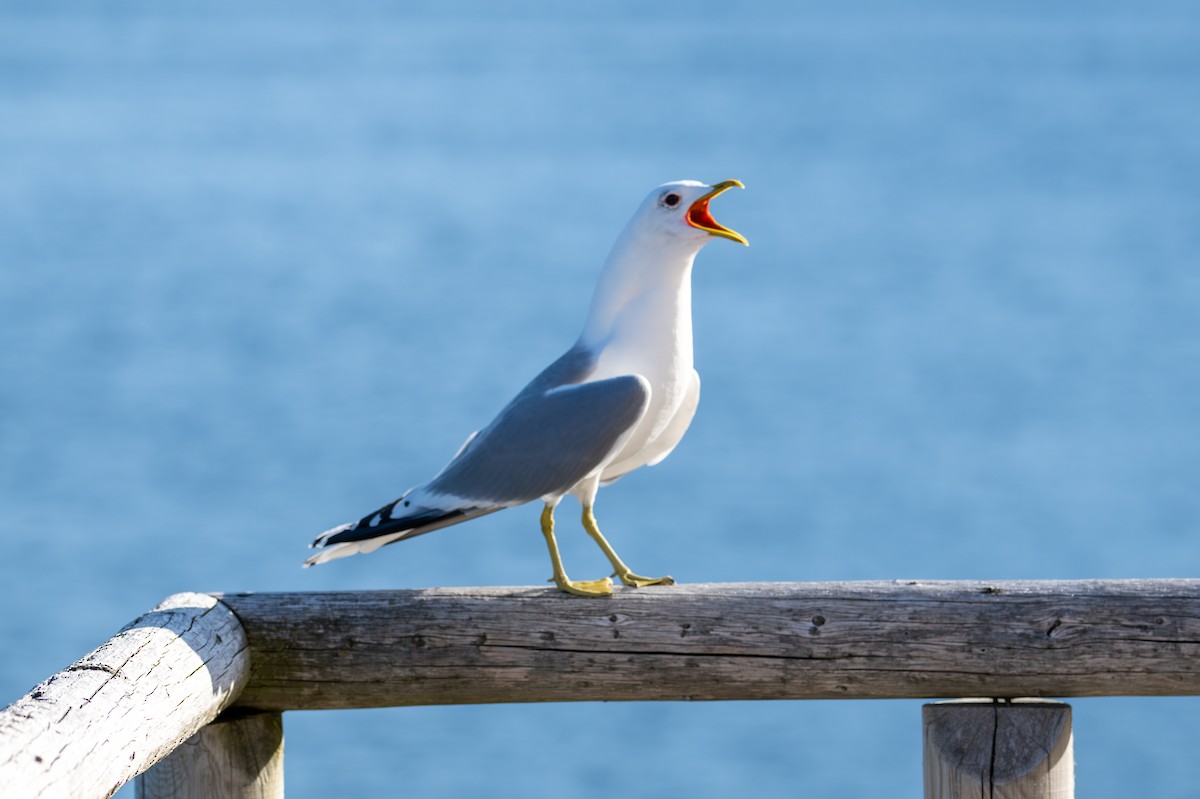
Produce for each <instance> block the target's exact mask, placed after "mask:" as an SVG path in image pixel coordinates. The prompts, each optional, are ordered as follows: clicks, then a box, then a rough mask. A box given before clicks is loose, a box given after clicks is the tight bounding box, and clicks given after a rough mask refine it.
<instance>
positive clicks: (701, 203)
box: [686, 180, 750, 247]
mask: <svg viewBox="0 0 1200 799" xmlns="http://www.w3.org/2000/svg"><path fill="white" fill-rule="evenodd" d="M734 186H736V187H738V188H739V189H744V188H746V187H745V186H743V185H742V182H741V181H740V180H722V181H721V182H720V183H715V184H713V187H712V191H710V192H709V193H708V194H705V195H704V196H703V197H701V198H700V199H699V200H696V202H694V203H692V207H691V208H689V209H688V212H687V217H686V219H687V223H688V224H689V225H691V226H692V227H694V228H699V229H700V230H704V231H707V232H708V233H711V234H712V235H714V236H721V237H722V238H726V239H733V240H734V241H738V242H741V243H742V244H745V245H746V246H747V247H749V246H750V242H748V241H746V237H745V236H743V235H742V234H741V233H738V232H737V231H736V230H730V229H729V228H727V227H725V226H724V225H722V224H721V223H720V222H718V221H717V220H715V219H713V217H712V214H710V213H709V212H708V201H709V200H711V199H712V198H713V197H716V196H717V195H718V194H724V193H725V192H727V191H729V190H730V189H732V188H733V187H734Z"/></svg>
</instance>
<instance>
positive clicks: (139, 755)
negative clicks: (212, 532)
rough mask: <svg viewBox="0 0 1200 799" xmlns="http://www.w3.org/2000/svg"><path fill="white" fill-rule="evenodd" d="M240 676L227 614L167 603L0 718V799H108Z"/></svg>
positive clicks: (236, 688)
mask: <svg viewBox="0 0 1200 799" xmlns="http://www.w3.org/2000/svg"><path fill="white" fill-rule="evenodd" d="M248 675H249V656H248V654H247V652H246V638H245V636H244V635H243V633H242V628H241V625H240V624H239V623H238V620H237V617H236V616H234V615H233V613H231V612H230V611H229V609H228V608H226V607H225V606H224V605H222V604H221V603H220V602H218V601H217V600H216V599H215V598H214V597H212V596H210V595H208V594H176V595H174V596H171V597H168V598H167V599H166V600H164V601H163V602H162V603H161V604H159V605H158V606H157V607H155V608H154V609H153V610H151V611H150V612H149V613H146V614H145V615H143V616H141V617H139V618H138V619H136V620H134V621H133V622H131V623H130V624H128V625H127V626H126V627H125V628H124V629H123V630H121V631H120V632H119V633H118V634H117V635H116V636H114V637H113V638H111V639H109V640H108V641H106V642H105V643H104V644H102V645H101V646H100V647H99V648H98V649H96V650H95V651H94V652H92V653H90V654H88V655H87V656H85V657H84V658H82V659H81V660H79V661H78V662H76V663H74V664H73V665H71V666H68V667H67V668H66V669H64V670H63V671H60V672H59V673H58V674H55V675H54V676H52V677H50V678H49V679H47V680H46V681H44V682H42V683H41V684H40V685H38V686H37V687H36V688H34V689H33V690H32V691H30V692H29V693H28V694H26V695H25V696H24V697H22V698H21V699H18V700H17V701H16V702H14V703H13V704H12V705H10V706H9V707H7V708H5V709H4V710H2V711H0V794H2V795H3V796H4V797H5V799H25V798H26V797H31V798H32V797H39V799H51V798H56V797H62V799H87V797H107V796H111V795H112V794H113V793H115V792H116V790H117V789H118V788H119V787H121V785H123V784H124V783H126V782H128V781H129V780H130V779H132V778H133V777H134V776H136V775H137V774H139V773H141V772H142V771H144V770H145V769H147V768H149V767H150V766H151V765H152V764H154V763H155V762H156V761H158V760H159V759H160V758H162V757H164V756H165V755H167V754H168V753H169V752H170V751H171V750H172V749H174V748H175V747H176V746H178V745H179V744H180V743H181V742H183V741H185V740H187V739H188V738H189V737H191V736H192V735H193V734H194V733H196V732H197V731H198V730H200V729H201V728H202V727H204V725H206V724H207V723H208V722H210V721H212V720H213V719H214V718H216V716H217V714H218V713H220V712H221V711H222V710H223V709H224V708H225V707H227V706H228V705H229V704H230V703H231V702H232V701H233V698H234V697H235V696H237V694H238V693H239V692H240V691H241V690H242V688H243V687H244V686H245V684H246V681H247V677H248Z"/></svg>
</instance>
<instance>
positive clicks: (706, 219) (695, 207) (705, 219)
mask: <svg viewBox="0 0 1200 799" xmlns="http://www.w3.org/2000/svg"><path fill="white" fill-rule="evenodd" d="M710 199H712V198H711V197H703V198H701V199H699V200H696V202H694V203H692V207H691V208H689V209H688V212H687V221H688V224H690V225H692V226H693V227H698V228H707V229H709V230H714V229H715V230H724V228H722V227H721V226H720V224H718V223H717V220H715V219H713V217H712V214H710V213H709V212H708V201H709V200H710Z"/></svg>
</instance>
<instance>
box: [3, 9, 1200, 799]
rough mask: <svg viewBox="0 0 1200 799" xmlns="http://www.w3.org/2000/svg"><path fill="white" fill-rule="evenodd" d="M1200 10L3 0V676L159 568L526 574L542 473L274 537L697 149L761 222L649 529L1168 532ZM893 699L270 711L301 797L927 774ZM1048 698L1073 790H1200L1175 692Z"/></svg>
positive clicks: (604, 497) (1052, 551) (1180, 541)
mask: <svg viewBox="0 0 1200 799" xmlns="http://www.w3.org/2000/svg"><path fill="white" fill-rule="evenodd" d="M1196 9H1197V7H1196V6H1195V5H1194V4H1191V3H1186V2H1178V3H1170V2H1163V3H1154V4H1119V3H1103V2H1094V3H1088V4H1074V5H1072V6H1068V5H1066V4H1046V3H1032V2H1030V3H1015V4H1005V5H1004V7H1002V8H1001V7H997V6H996V5H995V4H983V3H964V4H954V5H950V4H944V5H943V4H938V3H932V2H911V3H905V4H889V3H884V2H879V3H866V2H848V3H838V4H818V3H807V2H804V3H777V4H738V5H737V6H735V5H733V4H717V3H706V2H689V3H656V4H653V7H652V8H648V7H647V4H644V3H634V2H629V3H606V4H592V5H590V6H588V7H580V8H577V9H563V8H560V7H559V4H553V3H546V4H538V3H525V4H518V5H514V6H508V7H506V8H504V9H503V10H500V9H499V8H498V7H497V6H496V5H495V4H491V3H461V4H440V3H439V4H433V3H430V4H428V5H427V6H422V5H420V4H416V3H413V4H396V5H395V6H394V7H385V6H383V5H381V4H371V3H366V2H351V3H338V4H318V3H308V2H289V3H279V4H277V5H269V4H262V3H234V2H227V3H206V4H203V7H201V6H198V5H185V4H161V3H149V2H146V3H129V2H113V3H104V4H100V3H95V4H93V3H81V4H70V5H68V4H66V3H61V4H60V3H56V2H36V3H34V2H28V3H22V2H9V3H6V4H5V6H4V7H3V9H0V270H2V271H0V536H2V540H3V542H4V550H5V552H4V556H3V559H2V560H0V608H2V609H0V647H2V651H3V658H0V703H6V702H8V701H12V700H14V699H16V698H17V697H18V696H20V695H21V694H22V693H24V692H25V691H26V690H27V689H28V688H29V687H31V686H32V685H33V684H34V683H36V682H38V681H39V680H41V679H42V678H44V677H46V676H48V675H49V674H51V673H52V672H54V671H56V670H57V669H60V668H62V667H64V666H65V665H67V664H68V663H70V662H71V661H72V660H74V659H75V658H77V657H79V656H81V655H83V654H84V653H85V652H87V651H88V650H89V649H91V648H92V647H94V646H96V645H98V644H99V643H100V642H101V641H103V640H104V639H105V638H107V637H108V636H109V635H111V634H112V633H113V632H115V631H116V630H117V629H118V628H119V627H120V626H121V625H122V624H124V623H125V622H126V621H128V620H130V619H132V618H133V617H135V616H137V615H138V614H139V613H141V612H142V611H144V610H145V609H147V608H149V607H150V606H152V605H153V604H155V603H156V602H157V601H158V600H159V599H161V598H162V597H164V596H166V595H168V594H171V593H175V592H178V591H183V590H201V591H240V590H256V591H271V590H307V591H315V590H326V589H369V588H396V587H419V586H437V585H506V584H532V583H538V582H541V581H542V580H544V579H545V578H546V577H548V576H549V564H548V562H547V558H546V554H545V550H544V546H543V543H542V540H541V536H540V535H539V534H538V533H537V527H536V516H537V508H535V507H528V508H522V509H518V510H511V511H507V512H505V513H501V514H497V515H494V516H491V517H488V518H485V519H481V520H479V521H477V522H473V523H471V524H470V525H465V526H463V527H460V528H455V529H454V530H450V531H445V532H442V533H439V534H437V535H431V536H427V537H423V538H420V539H417V540H415V541H412V542H409V543H407V544H405V545H403V546H397V547H392V548H389V549H387V550H385V551H383V552H381V553H379V554H377V555H374V556H371V557H367V558H355V559H351V560H347V561H340V562H337V563H334V564H331V565H329V566H324V567H321V568H318V569H313V570H308V571H301V570H300V569H299V562H300V560H301V559H302V558H303V557H304V556H305V552H306V550H305V545H306V544H307V543H308V541H309V540H310V539H311V537H312V535H314V534H315V533H317V532H320V531H321V530H323V529H325V528H327V527H329V526H332V525H334V524H337V523H340V522H342V521H345V520H348V519H350V518H352V517H356V516H357V515H359V514H360V513H362V512H365V511H367V510H370V509H373V508H375V507H377V506H378V505H380V504H381V503H383V502H385V501H388V500H390V499H392V498H393V497H394V496H395V495H397V494H398V493H399V492H400V491H401V490H403V489H404V488H407V487H408V486H409V485H411V484H413V483H417V482H420V481H422V480H424V479H426V478H427V477H428V476H430V475H431V474H432V472H434V471H435V470H436V469H438V468H440V466H441V465H442V464H443V463H444V462H445V461H446V460H447V459H448V458H449V456H450V455H451V454H452V453H453V452H454V450H455V449H456V448H457V447H458V445H459V444H460V443H461V441H462V439H463V438H464V437H465V435H466V434H467V433H468V432H470V431H471V430H474V429H476V428H478V427H479V426H481V425H482V424H484V423H486V422H487V421H488V419H489V418H490V417H491V415H492V414H493V413H494V412H495V411H496V410H497V409H498V408H499V407H500V406H501V405H502V404H503V403H504V402H505V401H507V399H508V398H509V397H510V396H511V395H512V394H513V393H514V392H515V391H516V390H518V389H519V388H520V387H521V386H522V385H523V384H524V382H525V381H526V380H527V379H528V378H529V377H531V376H532V375H533V374H535V373H536V372H537V371H538V370H539V369H540V368H541V367H542V366H543V365H544V364H545V363H547V362H548V361H549V360H550V359H552V358H553V357H555V356H557V355H558V354H559V353H560V352H561V351H562V350H564V349H565V348H566V347H567V346H569V345H570V343H571V342H572V341H573V340H574V338H575V336H576V335H577V334H578V331H579V327H580V325H581V324H582V319H583V314H584V312H585V310H586V307H587V303H588V299H589V293H590V290H591V286H592V284H593V281H594V279H595V277H596V274H597V272H598V269H599V266H600V264H601V262H602V259H603V257H604V255H605V254H606V252H607V249H608V247H609V246H610V245H611V243H612V240H613V238H614V237H615V235H616V234H617V232H618V231H619V229H620V227H621V226H622V225H623V224H624V222H625V220H626V219H627V218H628V215H629V214H630V213H632V211H633V209H634V208H635V207H636V204H637V203H638V202H639V201H640V200H641V198H642V197H643V196H644V194H645V193H646V192H647V191H648V190H649V189H650V188H651V187H653V186H654V185H656V184H658V183H661V182H663V181H667V180H674V179H680V178H696V179H700V180H704V181H707V182H712V181H716V180H721V179H725V178H739V179H741V180H743V181H744V182H745V183H746V185H747V187H748V190H747V191H745V192H736V193H731V194H729V195H727V196H725V197H722V198H721V199H720V200H719V201H718V202H717V203H714V211H715V212H716V216H717V218H718V219H720V220H721V221H722V222H724V223H725V224H727V225H729V226H730V227H733V228H734V229H736V230H739V231H741V232H742V233H744V234H745V235H746V236H747V237H748V238H749V239H750V241H751V244H752V246H751V247H750V248H749V249H743V248H741V247H738V246H736V245H734V244H732V243H730V242H727V241H717V242H714V243H713V244H712V245H711V246H709V247H708V248H706V249H705V250H704V252H702V253H701V255H700V258H699V260H698V263H697V269H696V272H695V315H696V360H697V365H698V368H699V370H700V372H701V374H702V375H703V378H704V398H703V401H702V402H701V407H700V411H699V414H698V416H697V418H696V421H695V423H694V425H693V427H692V430H691V432H690V433H689V435H688V437H687V438H686V439H685V441H684V443H683V444H682V445H681V446H680V448H679V449H678V450H677V451H676V452H675V453H674V454H673V455H672V456H671V457H670V458H669V459H668V460H667V461H666V462H665V463H664V464H663V465H661V466H658V467H656V468H654V469H650V470H643V471H642V472H640V473H638V474H636V475H633V476H631V477H630V478H627V479H626V480H624V481H622V482H621V483H620V484H618V485H617V486H615V487H613V488H610V489H606V490H605V491H603V492H602V493H601V496H600V502H599V504H598V506H597V510H598V514H599V517H600V520H601V523H602V525H603V526H604V528H605V530H606V531H607V532H608V534H609V537H610V540H612V541H613V543H614V545H615V546H616V547H617V548H618V550H619V551H620V552H621V553H622V555H623V556H624V557H625V558H626V560H628V561H629V562H630V563H631V564H632V565H633V566H634V568H635V569H637V570H640V571H642V572H643V573H650V574H656V573H663V572H669V573H672V574H674V575H675V576H676V577H677V578H679V579H681V580H684V581H688V582H698V581H735V580H834V579H891V578H948V579H954V578H989V579H1002V578H1076V577H1114V578H1115V577H1160V576H1181V577H1182V576H1197V575H1198V574H1200V546H1197V532H1198V528H1200V493H1198V492H1197V476H1198V475H1200V401H1198V399H1197V398H1198V396H1200V367H1198V358H1200V313H1198V312H1197V309H1198V306H1200V262H1198V261H1200V258H1198V253H1200V205H1198V202H1197V201H1198V199H1200V189H1198V187H1200V27H1198V23H1200V11H1197V10H1196ZM573 515H574V514H573V512H572V513H571V514H564V515H563V520H564V525H563V528H562V529H563V535H562V536H560V538H561V539H562V540H563V544H564V555H565V557H566V560H567V564H568V566H569V568H570V569H571V571H572V573H573V574H574V575H577V576H579V577H589V576H599V575H600V574H602V573H605V570H606V564H605V563H604V561H603V560H602V558H601V556H600V555H599V553H598V552H597V551H596V550H595V548H594V547H593V546H592V545H591V544H590V542H588V541H587V540H586V537H585V536H583V535H582V534H578V535H577V534H575V533H574V531H573V530H572V528H571V527H570V526H568V525H567V524H566V523H565V522H569V521H570V520H571V519H572V518H573ZM919 705H920V703H919V702H852V701H842V702H787V703H724V704H694V705H688V704H606V705H598V704H586V705H546V706H507V707H461V708H420V709H394V710H380V711H355V712H321V713H292V714H289V715H288V716H287V717H286V726H287V747H288V756H287V780H288V795H289V796H290V797H294V798H296V799H304V797H317V796H328V795H363V796H366V795H373V796H384V795H393V794H395V793H397V792H400V791H403V792H404V793H406V794H412V795H437V796H450V795H463V794H466V793H467V792H482V791H485V790H486V791H487V792H488V794H489V795H492V796H496V797H507V796H549V795H552V794H555V793H562V792H567V791H570V792H571V793H572V794H573V795H575V796H579V797H581V798H586V797H599V796H601V795H608V794H611V793H613V792H615V791H619V792H621V793H623V794H624V795H628V796H651V795H685V794H690V795H693V796H720V795H746V794H747V793H749V792H751V791H754V792H760V793H781V792H789V793H801V794H804V795H811V796H879V795H896V794H907V795H914V794H917V793H918V792H919V791H920V784H921V776H920V746H921V742H920V714H919ZM1073 705H1074V707H1075V723H1076V746H1077V760H1078V771H1077V774H1078V782H1079V785H1080V795H1086V796H1089V797H1123V796H1127V795H1129V792H1130V791H1132V790H1135V788H1134V786H1136V790H1137V791H1138V792H1139V794H1140V795H1144V796H1156V797H1185V796H1196V795H1197V791H1196V788H1195V784H1196V768H1195V763H1194V757H1193V754H1194V744H1195V740H1196V739H1197V737H1198V736H1200V713H1197V710H1198V707H1197V704H1196V700H1194V699H1154V700H1150V699H1101V700H1074V701H1073ZM123 795H132V791H131V790H128V789H127V794H123Z"/></svg>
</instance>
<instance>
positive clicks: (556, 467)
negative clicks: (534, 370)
mask: <svg viewBox="0 0 1200 799" xmlns="http://www.w3.org/2000/svg"><path fill="white" fill-rule="evenodd" d="M649 402H650V384H649V382H648V381H647V380H646V379H645V378H644V377H641V376H640V375H623V376H621V377H611V378H608V379H607V380H597V381H595V382H592V383H579V384H575V385H567V386H561V387H558V388H555V389H552V390H550V391H546V392H536V391H525V392H522V394H521V395H520V396H518V397H517V398H516V399H515V400H513V402H512V403H511V404H510V405H509V406H508V407H506V408H505V409H504V410H503V411H501V412H500V415H499V416H497V417H496V419H495V420H494V421H493V422H492V423H491V424H490V425H488V426H487V427H485V428H484V429H483V430H481V431H480V432H479V434H478V435H476V436H475V437H474V438H473V439H472V440H471V441H469V442H468V443H467V445H466V446H465V447H464V448H463V451H462V452H460V453H459V454H458V456H457V457H455V459H454V460H452V461H451V462H450V463H449V464H448V465H447V466H446V468H445V469H443V470H442V472H441V473H440V474H439V475H438V476H437V477H435V478H434V479H433V480H432V481H430V482H429V483H428V484H427V485H426V486H425V488H427V489H428V490H429V491H431V492H436V493H440V494H450V495H453V496H456V497H460V498H462V499H469V500H475V501H479V502H485V503H495V504H502V505H515V504H520V503H524V502H530V501H532V500H535V499H538V498H539V497H544V496H547V495H552V494H560V493H565V492H566V491H567V490H568V489H570V488H571V487H572V486H574V485H575V484H576V483H578V482H579V481H580V480H582V479H583V478H584V477H586V476H587V475H588V474H589V473H591V472H592V471H593V470H595V468H596V467H597V466H599V465H600V464H602V463H603V462H604V460H605V459H606V458H608V457H609V456H610V455H611V454H612V452H613V451H614V450H615V449H616V447H617V446H618V445H619V444H621V443H622V442H623V440H624V438H625V437H626V436H627V435H628V434H629V433H630V431H632V430H633V428H634V427H635V426H636V425H637V423H638V422H639V421H640V420H641V418H642V415H643V414H644V413H645V412H646V407H647V405H648V404H649Z"/></svg>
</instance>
